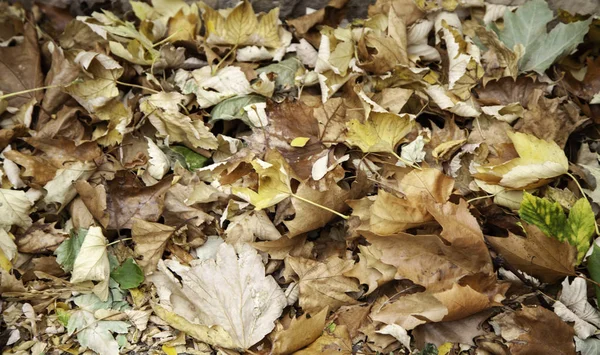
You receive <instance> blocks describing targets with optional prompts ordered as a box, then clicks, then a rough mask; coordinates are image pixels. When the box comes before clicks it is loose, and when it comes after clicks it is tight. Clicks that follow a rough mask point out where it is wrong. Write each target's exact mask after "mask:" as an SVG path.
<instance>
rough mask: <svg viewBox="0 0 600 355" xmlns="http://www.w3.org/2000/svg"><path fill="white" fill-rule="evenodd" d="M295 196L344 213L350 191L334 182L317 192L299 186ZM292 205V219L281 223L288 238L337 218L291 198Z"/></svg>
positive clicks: (308, 187)
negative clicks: (285, 228) (293, 211)
mask: <svg viewBox="0 0 600 355" xmlns="http://www.w3.org/2000/svg"><path fill="white" fill-rule="evenodd" d="M296 195H297V196H300V197H302V198H305V199H307V200H310V201H312V202H315V203H318V204H319V205H321V206H325V207H327V208H330V209H332V210H334V211H337V212H340V213H344V212H345V211H346V210H347V209H348V205H346V202H345V201H346V200H347V199H348V198H350V196H351V191H350V190H344V189H342V188H341V187H340V186H339V185H338V184H336V183H335V182H330V184H329V186H328V189H327V190H325V191H318V190H315V189H313V188H311V187H310V186H308V185H306V184H300V186H299V187H298V190H297V191H296ZM292 205H293V206H294V210H295V211H296V214H295V217H294V219H292V220H289V221H284V222H283V223H284V224H285V226H286V227H287V229H288V231H289V232H288V234H287V235H288V237H290V238H293V237H295V236H297V235H300V234H302V233H305V232H309V231H311V230H315V229H317V228H321V227H323V226H325V225H326V224H327V223H328V222H329V221H331V220H332V219H334V218H336V217H337V216H336V215H335V214H333V213H331V212H329V211H325V210H323V209H322V208H320V207H317V206H315V205H312V204H310V203H307V202H304V201H302V200H300V199H298V198H294V197H292Z"/></svg>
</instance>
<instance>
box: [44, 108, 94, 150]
mask: <svg viewBox="0 0 600 355" xmlns="http://www.w3.org/2000/svg"><path fill="white" fill-rule="evenodd" d="M45 102H46V101H44V102H43V103H45ZM42 107H43V104H42ZM80 112H81V108H79V107H70V106H63V108H62V109H60V111H58V112H57V113H56V117H55V118H53V119H48V120H46V121H43V122H42V120H40V121H38V125H37V128H38V129H37V134H36V135H35V136H36V137H37V138H64V139H68V140H72V141H74V142H75V144H76V145H79V144H81V141H82V140H83V139H84V136H85V128H84V126H83V124H82V123H81V122H80V121H79V117H78V116H79V114H80Z"/></svg>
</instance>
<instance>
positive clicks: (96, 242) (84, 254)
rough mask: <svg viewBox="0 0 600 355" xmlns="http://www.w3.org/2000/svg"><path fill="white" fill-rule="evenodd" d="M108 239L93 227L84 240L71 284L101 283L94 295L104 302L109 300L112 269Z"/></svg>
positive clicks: (98, 229) (100, 230)
mask: <svg viewBox="0 0 600 355" xmlns="http://www.w3.org/2000/svg"><path fill="white" fill-rule="evenodd" d="M106 246H107V242H106V238H105V237H104V235H103V234H102V229H101V228H100V227H91V228H90V229H89V230H88V232H87V234H86V236H85V239H84V240H83V244H81V247H80V249H79V253H77V257H76V258H75V262H74V263H73V273H72V274H71V282H72V283H77V282H83V281H99V283H98V285H96V286H95V287H94V293H95V294H96V295H98V297H99V298H100V299H101V300H102V301H106V300H107V299H108V280H109V274H110V267H109V263H108V254H107V251H106Z"/></svg>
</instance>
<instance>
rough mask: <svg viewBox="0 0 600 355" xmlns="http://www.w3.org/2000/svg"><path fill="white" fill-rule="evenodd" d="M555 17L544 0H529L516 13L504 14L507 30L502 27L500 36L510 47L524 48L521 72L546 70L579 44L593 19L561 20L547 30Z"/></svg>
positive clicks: (520, 64) (542, 71) (520, 66)
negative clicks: (567, 22) (562, 21)
mask: <svg viewBox="0 0 600 355" xmlns="http://www.w3.org/2000/svg"><path fill="white" fill-rule="evenodd" d="M552 17H553V16H552V11H551V10H550V9H549V8H548V4H547V3H546V1H544V0H532V1H528V2H526V3H525V4H524V5H523V6H521V7H519V9H517V11H515V12H514V13H512V12H506V14H505V15H504V30H503V31H499V33H498V37H499V38H500V40H501V41H502V42H504V44H506V46H507V47H508V48H510V49H513V50H515V46H517V45H522V46H523V47H524V48H525V53H524V55H523V57H522V58H521V60H520V62H519V70H520V71H521V72H526V71H536V72H538V73H539V74H544V72H545V71H546V69H548V68H549V67H550V65H552V63H554V61H555V60H556V59H558V58H559V57H561V56H563V55H566V54H569V53H571V52H572V51H573V50H574V49H575V48H577V45H579V43H581V42H582V41H583V36H585V34H586V33H587V32H588V28H589V25H590V23H591V19H589V20H586V21H579V22H574V23H569V24H564V23H561V24H559V25H558V26H556V27H555V28H553V29H552V31H550V33H546V26H547V24H548V22H550V21H551V20H552Z"/></svg>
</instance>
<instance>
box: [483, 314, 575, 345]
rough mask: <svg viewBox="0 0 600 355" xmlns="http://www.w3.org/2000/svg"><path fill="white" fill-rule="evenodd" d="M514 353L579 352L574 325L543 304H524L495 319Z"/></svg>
mask: <svg viewBox="0 0 600 355" xmlns="http://www.w3.org/2000/svg"><path fill="white" fill-rule="evenodd" d="M492 321H493V322H494V323H495V324H497V327H498V328H499V330H500V334H501V335H502V337H503V338H504V339H505V340H506V341H507V342H508V348H509V350H510V352H511V354H545V353H553V354H575V346H574V343H573V335H574V333H573V328H572V327H571V326H569V325H567V324H566V323H564V322H562V321H561V320H560V318H558V316H557V315H555V314H554V313H552V312H551V311H548V310H547V309H545V308H542V307H527V306H526V307H523V308H522V309H521V310H519V311H516V312H511V313H502V314H500V315H498V316H496V317H494V318H493V319H492Z"/></svg>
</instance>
